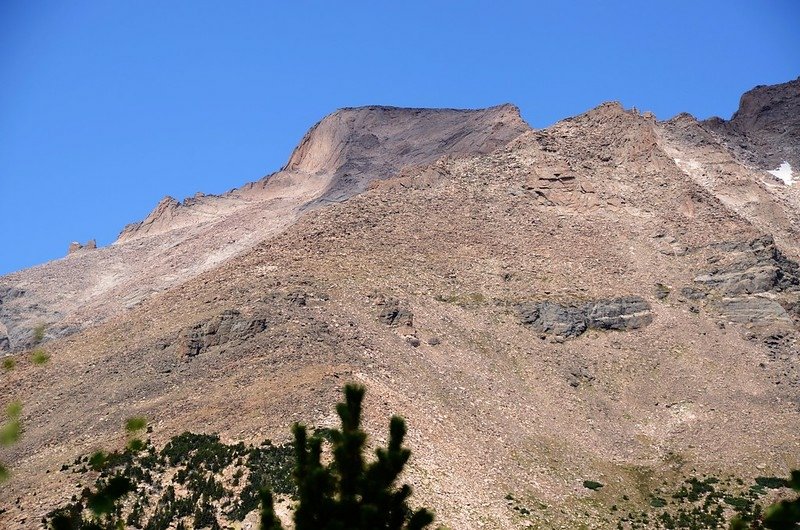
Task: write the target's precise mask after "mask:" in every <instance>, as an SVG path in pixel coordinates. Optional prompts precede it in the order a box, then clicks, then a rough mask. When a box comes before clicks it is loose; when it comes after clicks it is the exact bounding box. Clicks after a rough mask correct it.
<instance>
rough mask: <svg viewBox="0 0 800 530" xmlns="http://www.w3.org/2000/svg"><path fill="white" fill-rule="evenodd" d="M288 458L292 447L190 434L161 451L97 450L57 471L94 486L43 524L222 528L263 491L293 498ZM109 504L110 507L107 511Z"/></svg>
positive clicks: (250, 506)
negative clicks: (111, 507) (225, 440)
mask: <svg viewBox="0 0 800 530" xmlns="http://www.w3.org/2000/svg"><path fill="white" fill-rule="evenodd" d="M293 455H294V449H293V447H292V445H291V444H286V445H273V444H272V443H271V442H269V441H265V442H264V443H263V444H261V445H260V446H246V445H245V444H243V443H237V444H225V443H223V442H221V441H220V439H219V436H217V435H213V434H193V433H189V432H185V433H183V434H180V435H178V436H175V437H173V438H172V439H171V440H170V441H169V442H168V443H167V444H166V445H165V446H164V447H163V448H162V449H161V450H160V451H157V450H156V448H155V447H154V446H153V445H152V444H151V442H150V440H147V441H144V442H142V447H141V448H140V449H139V448H131V444H130V442H129V443H128V445H127V446H126V448H125V449H124V450H122V451H117V452H112V453H109V454H104V453H102V452H96V453H94V454H92V455H85V456H82V457H79V458H77V459H76V460H75V461H74V462H73V463H72V464H70V465H65V466H63V467H62V469H61V471H62V472H63V473H70V474H77V475H80V476H81V477H83V478H89V479H92V478H93V479H94V488H93V489H90V488H84V490H83V492H82V493H81V495H80V496H75V497H73V499H72V500H71V502H70V503H69V504H67V505H66V506H63V507H61V508H58V509H56V510H53V511H52V512H50V513H49V514H48V515H47V517H46V518H45V520H44V521H43V522H44V523H45V524H46V525H47V526H48V527H49V528H53V529H56V530H62V529H63V530H67V529H72V530H77V529H84V530H88V529H92V530H94V529H103V530H106V529H109V530H110V529H113V528H117V525H118V524H120V522H123V523H124V525H125V526H127V527H131V528H141V529H147V530H166V529H167V528H171V527H172V528H175V527H176V526H175V525H178V526H177V527H178V528H180V527H181V526H180V525H183V527H185V528H222V526H221V525H220V521H222V522H225V521H241V520H243V519H244V517H245V516H246V515H247V514H248V513H249V512H251V511H253V510H255V509H257V508H258V506H259V501H260V498H259V493H258V492H259V491H260V490H261V489H262V488H264V487H269V488H272V489H274V490H275V491H276V492H280V493H281V494H283V495H286V496H287V497H289V498H295V497H296V489H295V488H294V486H293V483H292V480H291V473H292V466H293ZM226 477H230V479H227V478H226ZM123 485H127V486H128V487H127V488H123V487H122V486H123ZM120 493H121V495H120ZM108 500H110V501H111V504H112V505H113V509H106V507H107V504H104V503H105V502H107V501H108ZM98 506H100V507H102V508H103V509H101V510H98V509H97V507H98ZM146 514H147V515H146Z"/></svg>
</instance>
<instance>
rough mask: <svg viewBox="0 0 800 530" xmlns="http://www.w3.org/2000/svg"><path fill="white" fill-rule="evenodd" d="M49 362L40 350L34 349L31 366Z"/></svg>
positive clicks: (45, 353)
mask: <svg viewBox="0 0 800 530" xmlns="http://www.w3.org/2000/svg"><path fill="white" fill-rule="evenodd" d="M49 360H50V356H49V355H48V354H47V352H45V351H44V350H43V349H42V348H36V349H35V350H33V353H32V354H31V362H33V364H37V365H41V364H46V363H47V362H48V361H49Z"/></svg>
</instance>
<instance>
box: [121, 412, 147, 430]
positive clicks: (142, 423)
mask: <svg viewBox="0 0 800 530" xmlns="http://www.w3.org/2000/svg"><path fill="white" fill-rule="evenodd" d="M145 427H147V418H145V417H144V416H133V417H131V418H128V419H127V420H125V431H126V432H127V433H128V434H134V433H136V432H139V431H141V430H144V428H145Z"/></svg>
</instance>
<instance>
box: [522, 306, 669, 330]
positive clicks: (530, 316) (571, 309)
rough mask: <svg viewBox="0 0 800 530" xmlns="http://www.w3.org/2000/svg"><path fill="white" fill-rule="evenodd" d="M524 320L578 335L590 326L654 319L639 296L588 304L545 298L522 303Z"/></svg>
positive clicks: (632, 325)
mask: <svg viewBox="0 0 800 530" xmlns="http://www.w3.org/2000/svg"><path fill="white" fill-rule="evenodd" d="M517 310H518V312H519V315H520V318H521V319H522V323H523V324H524V325H525V326H527V327H529V328H530V329H532V330H534V331H536V332H538V333H546V334H551V335H554V336H556V337H562V338H574V337H577V336H579V335H582V334H583V333H584V332H586V331H587V330H589V329H597V330H618V331H628V330H632V329H639V328H642V327H645V326H647V325H648V324H650V323H651V322H652V321H653V313H652V309H651V307H650V304H649V303H647V301H645V300H644V299H643V298H641V297H638V296H625V297H620V298H613V299H609V300H597V301H594V302H589V303H584V304H577V303H576V304H559V303H556V302H550V301H544V302H533V303H527V304H520V305H519V306H518V308H517Z"/></svg>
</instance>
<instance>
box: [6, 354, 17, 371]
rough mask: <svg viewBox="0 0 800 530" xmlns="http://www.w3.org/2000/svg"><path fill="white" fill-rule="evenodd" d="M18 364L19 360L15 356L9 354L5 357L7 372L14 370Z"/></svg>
mask: <svg viewBox="0 0 800 530" xmlns="http://www.w3.org/2000/svg"><path fill="white" fill-rule="evenodd" d="M16 365H17V361H16V360H15V359H14V358H13V357H11V356H8V357H5V358H3V370H5V371H6V372H9V371H11V370H13V369H14V367H15V366H16Z"/></svg>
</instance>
